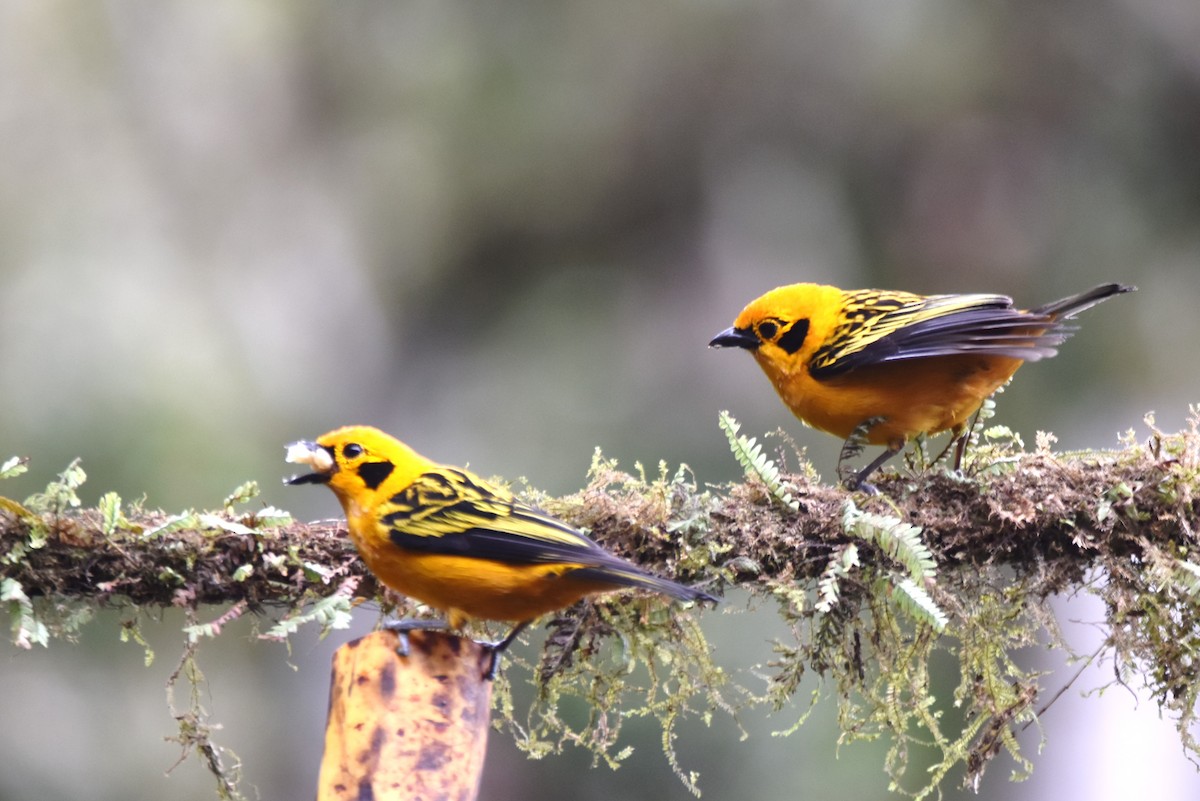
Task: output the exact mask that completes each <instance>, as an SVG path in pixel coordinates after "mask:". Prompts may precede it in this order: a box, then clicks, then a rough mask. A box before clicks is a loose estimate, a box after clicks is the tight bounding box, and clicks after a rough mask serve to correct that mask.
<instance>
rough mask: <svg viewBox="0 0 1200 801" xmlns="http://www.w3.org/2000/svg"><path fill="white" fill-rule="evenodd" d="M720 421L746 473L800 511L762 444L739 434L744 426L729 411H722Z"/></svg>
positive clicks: (776, 497)
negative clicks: (763, 450) (763, 449)
mask: <svg viewBox="0 0 1200 801" xmlns="http://www.w3.org/2000/svg"><path fill="white" fill-rule="evenodd" d="M719 423H720V426H721V430H722V431H724V432H725V436H726V438H728V440H729V450H731V451H732V452H733V455H734V457H735V458H736V459H737V460H738V464H740V465H741V466H742V470H744V471H745V473H746V475H747V476H750V477H751V478H757V479H758V480H759V481H761V482H762V483H763V484H765V485H766V487H767V491H768V492H770V494H771V497H772V498H774V499H775V500H777V501H779V502H780V503H781V504H783V505H784V506H786V507H787V508H788V509H791V510H792V511H793V512H798V511H800V504H799V502H798V501H797V500H796V499H795V498H794V497H792V493H791V492H789V491H788V488H787V485H786V484H785V483H784V480H783V475H782V474H781V473H780V472H779V468H778V467H776V466H775V463H774V462H773V461H771V459H769V458H768V457H767V455H766V454H764V453H763V452H762V445H760V444H758V442H757V441H756V440H755V438H754V437H749V438H747V437H743V436H739V435H738V431H740V430H741V427H742V426H741V424H740V423H738V421H737V420H734V419H733V416H732V415H731V414H730V413H729V412H721V415H720V418H719Z"/></svg>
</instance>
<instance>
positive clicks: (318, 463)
mask: <svg viewBox="0 0 1200 801" xmlns="http://www.w3.org/2000/svg"><path fill="white" fill-rule="evenodd" d="M285 458H286V460H287V461H289V462H292V463H294V464H306V465H308V466H310V467H312V468H313V472H311V473H305V474H304V475H299V476H292V477H291V478H285V479H284V480H283V483H284V484H287V485H288V486H292V487H294V486H296V485H298V484H326V483H328V482H329V478H330V476H332V475H333V471H334V470H335V469H336V467H337V463H336V462H335V461H334V460H333V454H332V453H330V452H329V450H328V449H327V448H325V447H323V446H321V445H318V444H317V443H315V442H308V441H305V440H301V441H300V442H293V443H292V444H290V445H288V446H287V456H286V457H285Z"/></svg>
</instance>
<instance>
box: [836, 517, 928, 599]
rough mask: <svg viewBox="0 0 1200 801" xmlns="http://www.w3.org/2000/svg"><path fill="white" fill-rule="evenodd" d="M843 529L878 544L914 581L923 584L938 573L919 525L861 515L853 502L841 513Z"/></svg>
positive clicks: (847, 532) (849, 533) (896, 518)
mask: <svg viewBox="0 0 1200 801" xmlns="http://www.w3.org/2000/svg"><path fill="white" fill-rule="evenodd" d="M842 530H843V531H845V532H846V534H848V535H850V536H853V537H858V538H860V539H864V540H866V541H868V542H873V543H875V544H876V545H878V546H879V547H880V548H882V549H883V551H884V553H886V554H887V555H888V556H889V557H890V558H892V559H895V560H896V561H897V562H899V563H900V564H902V565H904V569H905V570H906V571H908V575H909V577H910V578H912V579H913V581H918V582H920V581H924V580H925V579H930V578H933V577H934V576H935V575H936V574H937V562H935V561H934V559H933V554H932V553H930V551H929V548H928V547H927V546H926V545H925V543H924V542H923V541H922V540H921V527H920V526H914V525H912V524H911V523H906V522H905V521H903V520H901V519H900V518H898V517H887V516H885V515H877V514H872V513H870V512H863V511H861V510H860V509H859V508H858V507H857V506H856V505H855V504H854V502H853V501H847V502H846V507H845V511H844V512H843V513H842Z"/></svg>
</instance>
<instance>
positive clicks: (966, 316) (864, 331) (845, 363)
mask: <svg viewBox="0 0 1200 801" xmlns="http://www.w3.org/2000/svg"><path fill="white" fill-rule="evenodd" d="M873 295H881V296H882V301H881V300H880V299H875V298H872V296H873ZM1073 331H1074V328H1072V327H1068V326H1064V325H1061V324H1059V323H1057V322H1056V321H1055V317H1054V316H1052V315H1051V314H1047V313H1037V312H1026V311H1021V310H1019V309H1015V308H1013V305H1012V299H1011V298H1009V297H1006V296H1004V295H932V296H930V297H921V296H920V295H911V294H909V293H905V292H885V293H871V292H858V293H851V295H850V297H849V298H848V303H847V307H846V310H845V312H844V313H843V322H842V323H841V324H840V325H839V326H838V327H837V328H836V329H835V331H834V333H833V335H832V336H831V337H830V339H829V341H828V343H827V344H825V345H824V346H823V347H821V348H820V349H819V350H817V352H816V353H815V354H813V358H812V359H811V360H810V362H809V373H810V374H811V375H812V377H813V378H816V379H828V378H833V377H835V376H838V375H841V374H843V373H845V372H848V371H850V370H854V369H857V368H860V367H866V366H868V365H872V364H881V363H884V362H895V361H904V360H907V359H924V358H930V357H934V356H953V355H961V354H972V353H974V354H987V355H989V356H1007V357H1011V358H1015V359H1025V360H1028V361H1035V360H1037V359H1041V358H1044V357H1047V356H1053V355H1054V354H1055V353H1056V351H1055V347H1056V346H1057V345H1060V344H1062V342H1063V341H1064V340H1066V339H1067V337H1069V336H1070V335H1071V333H1072V332H1073Z"/></svg>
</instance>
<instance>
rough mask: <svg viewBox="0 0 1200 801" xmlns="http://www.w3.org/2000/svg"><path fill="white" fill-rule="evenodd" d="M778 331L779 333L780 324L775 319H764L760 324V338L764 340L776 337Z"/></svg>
mask: <svg viewBox="0 0 1200 801" xmlns="http://www.w3.org/2000/svg"><path fill="white" fill-rule="evenodd" d="M778 333H779V324H778V323H777V322H775V321H774V320H763V321H762V322H761V323H759V324H758V337H759V339H763V340H767V339H774V338H775V335H776V334H778Z"/></svg>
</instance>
